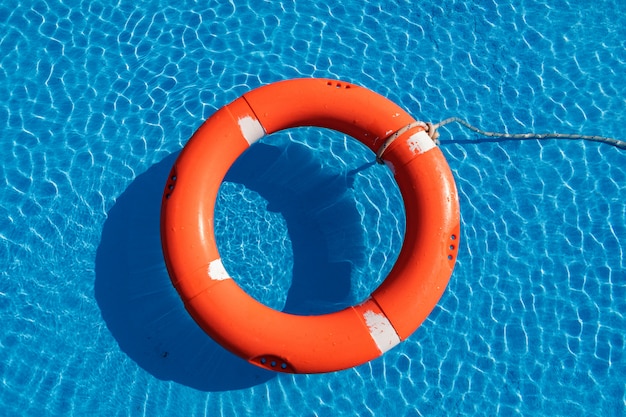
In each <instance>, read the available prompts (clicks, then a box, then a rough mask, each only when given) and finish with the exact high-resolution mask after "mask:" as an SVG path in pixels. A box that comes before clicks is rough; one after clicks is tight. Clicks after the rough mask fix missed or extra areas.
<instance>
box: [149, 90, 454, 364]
mask: <svg viewBox="0 0 626 417" xmlns="http://www.w3.org/2000/svg"><path fill="white" fill-rule="evenodd" d="M299 126H317V127H322V128H329V129H334V130H337V131H339V132H343V133H344V134H347V135H350V136H352V137H353V138H356V139H358V140H359V141H361V142H362V143H364V144H365V145H366V146H368V147H369V148H370V149H371V150H372V151H374V152H376V151H378V150H381V147H382V146H384V152H385V153H384V160H385V163H386V164H387V165H388V166H389V167H390V168H391V169H392V170H393V173H394V175H395V179H396V181H397V183H398V186H399V188H400V192H401V194H402V197H403V199H404V205H405V210H406V232H405V238H404V242H403V245H402V249H401V251H400V254H399V257H398V260H397V262H396V263H395V265H394V267H393V269H392V270H391V272H390V273H389V275H388V276H387V278H386V279H385V280H384V281H383V283H382V284H381V285H380V286H379V287H378V288H377V289H376V290H375V291H374V292H373V293H372V294H371V296H370V297H369V298H368V299H367V300H365V301H364V302H362V303H361V304H358V305H355V306H351V307H348V308H346V309H344V310H341V311H338V312H334V313H330V314H323V315H318V316H299V315H293V314H287V313H282V312H279V311H276V310H273V309H271V308H269V307H267V306H265V305H263V304H261V303H259V302H257V301H256V300H254V299H253V298H252V297H251V296H249V295H248V294H246V292H245V291H244V290H242V289H241V288H240V287H239V286H238V285H237V284H236V283H235V281H234V280H233V279H232V278H231V277H230V276H229V274H228V273H227V271H226V270H225V269H224V266H223V264H222V261H221V259H220V254H219V252H218V250H217V246H216V243H215V236H214V230H213V227H214V225H213V217H214V214H213V210H214V205H215V200H216V196H217V192H218V189H219V187H220V184H221V182H222V180H223V178H224V176H225V175H226V173H227V171H228V169H229V168H230V166H231V165H232V164H233V162H234V161H235V160H236V159H237V157H238V156H239V155H241V153H242V152H243V151H244V150H246V149H247V148H248V147H249V146H250V145H251V144H253V143H254V142H256V141H258V140H259V139H260V138H261V137H263V136H265V135H269V134H272V133H274V132H277V131H279V130H282V129H287V128H294V127H299ZM379 154H380V153H379ZM459 223H460V215H459V203H458V196H457V191H456V186H455V183H454V179H453V177H452V173H451V172H450V168H449V167H448V164H447V163H446V161H445V159H444V156H443V154H442V153H441V151H440V150H439V148H437V147H436V146H435V144H434V142H433V141H432V140H431V138H430V137H429V136H428V134H427V133H426V132H425V130H424V127H423V124H420V123H416V122H415V120H414V119H413V118H412V117H411V116H410V115H409V114H407V113H406V112H405V111H404V110H402V109H401V108H400V107H398V106H397V105H396V104H394V103H393V102H391V101H389V100H388V99H386V98H384V97H382V96H380V95H378V94H376V93H374V92H372V91H370V90H367V89H365V88H362V87H358V86H356V85H353V84H349V83H345V82H341V81H335V80H327V79H296V80H288V81H282V82H277V83H274V84H270V85H267V86H263V87H260V88H257V89H255V90H252V91H250V92H248V93H246V94H244V95H243V96H242V97H240V98H238V99H237V100H235V101H233V102H232V103H230V104H228V105H226V106H224V107H222V108H221V109H219V110H218V111H217V112H216V113H215V114H214V115H213V116H211V117H210V118H209V119H208V120H207V121H206V122H205V123H204V124H203V125H202V126H201V127H200V128H199V129H198V130H197V131H196V133H195V134H194V135H193V137H192V138H191V139H190V140H189V142H188V143H187V144H186V146H185V147H184V149H183V150H182V152H181V154H180V156H179V157H178V159H177V160H176V162H175V163H174V166H173V168H172V170H171V173H170V176H169V178H168V181H167V184H166V188H165V193H164V195H163V201H162V208H161V238H162V245H163V252H164V256H165V261H166V265H167V269H168V272H169V275H170V277H171V280H172V283H173V284H174V286H175V288H176V290H177V291H178V293H179V295H180V297H181V298H182V300H183V302H184V304H185V308H186V309H187V311H188V312H189V313H190V314H191V316H192V317H193V318H194V320H195V321H196V322H197V323H198V325H200V327H201V328H202V329H203V330H204V331H205V332H206V333H207V334H209V335H210V336H211V337H212V338H213V339H215V340H216V341H217V342H218V343H220V344H221V345H222V346H223V347H225V348H226V349H228V350H230V351H231V352H233V353H235V354H237V355H238V356H240V357H242V358H244V359H246V360H248V361H249V362H251V363H253V364H255V365H258V366H260V367H263V368H266V369H271V370H275V371H280V372H291V373H321V372H331V371H337V370H340V369H346V368H350V367H353V366H356V365H359V364H362V363H365V362H367V361H369V360H372V359H374V358H376V357H378V356H380V355H382V354H383V353H384V352H386V351H388V350H389V349H391V348H393V347H394V346H396V345H397V344H398V343H400V342H401V341H402V340H405V339H406V338H407V337H409V336H410V335H411V334H412V333H413V332H414V331H415V330H416V329H417V328H418V327H419V325H420V324H421V323H422V322H423V321H424V320H425V319H426V317H427V316H428V315H429V314H430V312H431V311H432V309H433V308H434V307H435V305H436V303H437V302H438V301H439V299H440V297H441V295H442V294H443V291H444V290H445V287H446V285H447V283H448V281H449V279H450V276H451V274H452V270H453V268H454V263H455V260H456V254H457V245H458V240H459Z"/></svg>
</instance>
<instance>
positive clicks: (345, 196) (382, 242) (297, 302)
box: [214, 128, 405, 315]
mask: <svg viewBox="0 0 626 417" xmlns="http://www.w3.org/2000/svg"><path fill="white" fill-rule="evenodd" d="M214 219H215V220H214V222H215V224H214V225H215V234H216V236H215V239H216V243H217V246H218V250H219V252H220V256H221V258H222V262H223V263H224V266H225V268H226V270H227V271H228V272H229V274H230V275H231V276H232V277H233V279H235V281H236V282H237V283H238V284H239V285H240V286H241V287H242V288H243V289H244V290H245V291H246V292H247V293H248V294H249V295H250V296H252V297H253V298H255V299H256V300H257V301H259V302H261V303H263V304H265V305H267V306H269V307H271V308H274V309H275V310H279V311H284V312H287V313H292V314H298V315H318V314H325V313H331V312H334V311H339V310H341V309H343V308H345V307H348V306H350V305H354V304H358V303H360V302H361V301H363V300H364V299H366V298H367V297H368V296H369V294H371V292H372V291H374V290H375V289H376V288H377V287H378V286H379V285H380V284H381V283H382V281H383V280H384V278H385V277H386V276H387V274H388V273H389V271H390V270H391V268H392V267H393V265H394V263H395V261H396V259H397V257H398V254H399V252H400V249H401V246H402V242H403V238H404V231H405V214H404V205H403V201H402V196H401V195H400V191H399V189H398V186H397V184H396V182H395V180H394V179H393V174H392V173H391V171H390V170H389V169H388V168H386V167H384V166H381V165H378V164H376V163H375V155H374V153H373V152H371V151H370V150H369V149H368V148H367V147H365V146H364V145H363V144H361V143H360V142H358V141H357V140H355V139H353V138H351V137H349V136H346V135H344V134H342V133H340V132H336V131H333V130H329V129H322V128H296V129H288V130H285V131H282V132H278V133H274V134H272V135H269V136H265V137H264V138H262V139H261V140H260V141H259V142H257V143H255V144H254V145H252V146H251V147H250V148H249V149H248V150H247V151H246V152H244V154H242V155H241V156H240V157H239V158H238V159H237V161H236V162H235V164H234V165H233V166H232V167H231V168H230V170H229V171H228V174H227V175H226V178H225V179H224V181H223V182H222V185H221V186H220V190H219V193H218V197H217V201H216V205H215V216H214Z"/></svg>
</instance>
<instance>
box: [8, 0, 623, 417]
mask: <svg viewBox="0 0 626 417" xmlns="http://www.w3.org/2000/svg"><path fill="white" fill-rule="evenodd" d="M136 3H137V2H131V1H127V0H121V1H119V2H117V3H116V4H115V5H111V4H109V3H107V2H101V1H97V0H96V1H91V2H87V1H73V0H70V1H45V0H42V1H34V2H19V1H15V0H9V1H4V2H3V3H2V5H0V52H1V53H0V97H2V100H1V101H0V127H1V136H0V143H1V144H2V149H3V152H2V153H0V162H1V163H0V178H2V182H1V183H0V184H1V185H0V186H1V190H2V192H1V193H0V262H1V264H2V266H3V267H2V268H0V320H1V321H2V330H0V352H1V354H2V359H1V360H0V409H1V410H3V411H2V414H3V415H7V416H18V415H19V416H38V417H41V416H44V417H45V416H74V415H76V416H139V415H149V416H205V415H206V416H233V415H237V416H247V415H248V416H260V415H305V416H352V415H359V416H368V415H369V416H373V415H375V416H381V415H398V416H411V417H412V416H433V415H446V416H448V415H533V416H543V415H545V416H555V415H560V416H579V415H580V416H602V417H607V416H621V415H623V414H624V412H625V411H624V410H625V409H626V389H625V384H624V376H623V375H626V356H625V352H626V346H625V336H624V335H625V334H626V320H625V318H624V316H625V314H626V254H625V251H626V240H625V236H626V203H625V201H626V153H625V152H624V151H622V150H619V149H617V148H614V147H611V146H608V145H603V144H598V143H590V142H581V141H555V140H546V141H537V140H529V141H494V140H484V138H482V137H480V136H478V135H476V134H474V133H471V132H469V131H467V130H464V129H463V128H462V127H459V126H458V125H448V126H446V127H445V128H442V129H441V139H442V144H441V149H442V150H443V152H444V154H445V156H446V157H447V160H448V162H449V164H450V167H451V169H452V171H453V173H454V175H455V179H456V180H457V186H458V189H459V194H460V200H461V213H462V235H461V240H460V242H461V245H460V248H459V257H458V263H457V267H456V269H455V271H454V274H453V275H452V278H451V280H450V284H449V286H448V289H447V291H446V293H445V294H444V296H443V298H442V299H441V301H440V303H439V304H438V306H437V307H436V308H435V310H434V311H433V313H432V314H431V315H430V317H429V318H428V320H427V321H426V322H425V323H424V325H422V327H420V329H418V331H417V332H416V333H415V334H414V335H413V336H411V337H410V338H409V339H408V340H407V341H406V342H404V343H402V344H401V345H399V346H398V347H397V348H395V349H394V350H392V351H390V352H388V353H387V354H385V355H384V356H383V357H382V358H379V359H377V360H375V361H373V362H371V363H368V364H365V365H362V366H359V367H357V368H354V369H350V370H346V371H342V372H336V373H332V374H326V375H283V374H281V375H277V374H273V373H270V372H266V371H263V370H260V369H257V368H255V367H253V366H251V365H248V364H247V363H245V362H243V361H241V360H239V359H238V358H236V357H234V356H232V355H231V354H229V353H227V352H226V351H224V350H223V349H222V348H221V347H219V345H217V344H216V343H215V342H214V341H212V340H211V339H210V338H208V337H207V336H205V335H204V333H203V332H202V331H201V330H199V329H198V328H197V326H196V325H195V324H194V322H193V321H192V320H191V319H190V318H189V316H188V315H187V313H186V312H185V310H184V308H183V307H182V303H181V302H180V300H179V299H178V296H177V294H176V292H175V291H174V289H173V288H172V286H171V284H170V282H169V278H168V276H167V272H166V271H165V266H164V263H163V258H162V254H161V248H160V240H159V209H160V207H159V205H160V196H161V192H162V189H163V185H164V181H165V178H166V177H167V173H168V171H169V169H170V167H171V165H172V163H173V162H174V160H175V158H176V156H177V155H178V153H179V151H180V150H181V149H182V147H183V146H184V144H185V142H186V141H187V140H188V138H189V137H190V136H191V134H192V133H193V132H194V130H195V129H196V128H197V127H198V126H199V125H200V124H201V123H202V122H203V121H204V120H205V119H206V118H207V117H209V116H210V115H211V114H212V113H213V112H214V111H215V110H216V109H218V108H219V107H221V106H223V105H224V104H227V103H228V102H230V101H232V100H234V99H235V98H237V97H238V96H240V95H241V94H243V93H245V92H246V91H249V90H250V89H252V88H255V87H258V86H260V85H264V84H267V83H270V82H274V81H278V80H281V79H286V78H294V77H329V78H339V79H344V80H347V81H350V82H353V83H356V84H360V85H363V86H365V87H368V88H370V89H372V90H374V91H377V92H378V93H380V94H382V95H384V96H386V97H388V98H390V99H391V100H393V101H395V102H396V103H398V104H399V105H400V106H402V107H404V108H406V109H407V110H408V111H409V112H411V113H412V114H414V115H415V117H416V118H419V119H422V120H428V121H433V122H437V121H439V120H442V119H444V118H447V117H449V116H459V117H461V118H463V119H466V120H468V121H469V122H470V123H472V124H475V125H478V126H480V127H482V128H484V129H485V130H492V131H506V132H511V133H513V132H528V131H532V132H541V133H545V132H571V133H579V134H598V135H603V136H608V137H615V138H618V139H622V140H624V136H623V125H624V122H625V120H624V109H625V107H626V101H625V100H624V97H626V78H625V77H624V73H625V71H626V41H625V40H626V29H625V28H626V17H625V16H626V5H625V3H624V2H623V1H620V0H613V1H609V0H600V1H597V2H593V4H591V3H590V4H588V5H587V4H582V5H581V4H579V3H581V2H575V1H573V0H569V1H550V2H547V1H545V2H538V1H523V0H515V1H513V2H510V1H480V2H474V3H471V2H458V1H451V0H450V1H449V0H444V1H443V2H408V1H386V2H383V1H369V2H367V4H366V5H364V4H363V2H357V1H349V2H336V1H332V2H330V1H326V0H320V1H316V2H304V1H303V2H297V3H295V2H293V1H259V2H256V1H255V2H253V1H251V0H248V1H239V0H234V1H206V2H192V1H185V0H183V1H179V2H167V1H160V2H159V1H153V2H139V4H136ZM373 159H374V156H373V155H372V154H371V153H369V151H367V150H365V149H364V148H363V147H362V146H360V145H359V144H358V143H355V142H353V141H352V140H351V139H349V138H346V137H344V136H343V135H340V134H337V133H334V132H329V131H324V130H321V129H296V130H290V131H287V132H283V133H280V134H277V135H274V136H272V137H269V138H265V139H264V140H263V141H262V142H261V143H260V144H258V145H256V146H254V147H252V148H251V149H250V150H249V151H248V153H247V154H246V155H245V156H244V159H243V160H242V161H241V163H239V164H238V165H236V166H235V167H234V168H233V169H232V170H231V172H230V173H229V175H228V177H227V178H226V180H227V181H226V182H225V183H224V184H223V186H222V188H221V191H220V196H219V198H218V206H217V213H216V219H215V222H216V226H217V230H218V231H219V236H218V240H219V244H220V250H221V252H222V255H223V258H224V262H225V264H226V266H227V268H228V269H229V271H231V272H232V273H233V275H236V279H237V280H238V281H239V282H240V283H241V285H242V286H244V287H245V288H246V289H247V290H248V291H249V292H250V294H251V295H253V296H254V297H255V298H257V299H259V300H261V301H263V302H265V303H266V304H268V305H271V306H273V307H275V308H278V309H284V310H286V311H292V312H296V313H311V312H313V313H317V312H322V311H332V310H336V309H338V308H342V307H344V306H346V305H349V304H352V303H355V302H358V301H360V300H362V299H363V298H364V297H366V296H367V294H369V292H370V291H371V290H372V289H373V288H375V287H376V285H377V284H378V283H380V281H381V280H382V279H383V278H384V275H385V272H386V271H388V270H389V268H390V267H391V265H392V264H393V261H394V260H395V257H396V256H397V252H398V250H399V247H400V245H401V243H402V236H403V233H404V216H403V209H402V202H401V198H400V197H399V194H398V192H397V190H396V189H395V186H394V183H393V180H392V176H391V174H390V173H389V172H388V171H387V170H386V168H384V167H382V166H378V165H375V164H373V163H372V162H373ZM251 167H254V170H253V169H252V168H251ZM254 172H256V173H260V174H258V175H256V174H254Z"/></svg>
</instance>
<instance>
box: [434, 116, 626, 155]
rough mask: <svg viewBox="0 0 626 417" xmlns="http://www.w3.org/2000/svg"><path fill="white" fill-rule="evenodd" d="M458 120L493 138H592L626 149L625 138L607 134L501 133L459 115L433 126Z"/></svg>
mask: <svg viewBox="0 0 626 417" xmlns="http://www.w3.org/2000/svg"><path fill="white" fill-rule="evenodd" d="M452 122H456V123H460V124H461V125H463V126H465V127H466V128H468V129H469V130H471V131H473V132H476V133H478V134H479V135H483V136H487V137H492V138H501V139H505V140H510V139H515V140H524V139H571V140H579V139H580V140H590V141H594V142H602V143H606V144H608V145H612V146H615V147H617V148H619V149H624V150H626V142H625V141H623V140H618V139H613V138H607V137H605V136H595V135H593V136H591V135H578V134H572V133H499V132H487V131H484V130H481V129H479V128H477V127H475V126H472V125H471V124H469V123H467V122H466V121H465V120H463V119H460V118H458V117H449V118H447V119H445V120H442V121H441V122H439V123H436V124H434V125H432V126H433V128H434V129H437V128H439V127H442V126H445V125H447V124H449V123H452Z"/></svg>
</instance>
